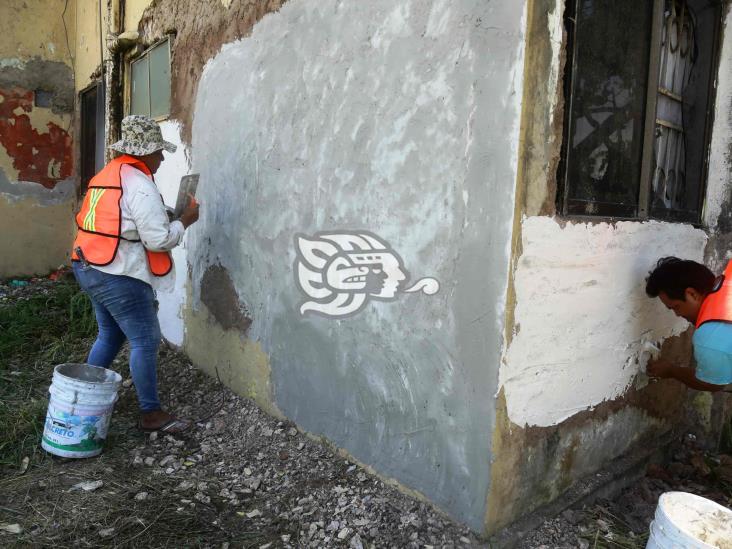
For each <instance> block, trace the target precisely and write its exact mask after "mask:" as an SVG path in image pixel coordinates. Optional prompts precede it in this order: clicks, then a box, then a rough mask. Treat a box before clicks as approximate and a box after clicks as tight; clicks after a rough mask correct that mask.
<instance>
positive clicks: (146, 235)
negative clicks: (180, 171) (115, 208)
mask: <svg viewBox="0 0 732 549" xmlns="http://www.w3.org/2000/svg"><path fill="white" fill-rule="evenodd" d="M120 177H121V178H122V200H121V202H120V207H121V209H122V226H121V228H122V233H121V234H122V236H123V237H124V238H126V239H129V240H138V239H139V240H141V241H142V242H129V241H128V240H120V242H119V248H118V249H117V256H116V257H115V258H114V261H112V263H110V264H109V265H105V266H104V267H99V266H94V268H95V269H99V270H100V271H102V272H105V273H109V274H114V275H125V276H130V277H132V278H137V279H139V280H142V281H143V282H147V283H148V284H150V285H151V286H152V287H153V288H155V289H156V290H163V291H165V290H169V289H171V288H172V287H173V284H174V282H175V268H173V270H171V272H170V273H168V274H167V275H165V276H155V275H153V274H152V273H151V272H150V268H149V267H148V264H147V257H146V256H145V248H147V249H148V250H151V251H154V252H162V251H170V250H172V249H173V248H175V247H176V246H177V245H178V244H180V242H181V240H183V235H184V234H185V227H183V223H181V222H180V221H173V222H170V221H168V214H167V213H166V211H165V204H163V200H162V198H161V197H160V191H158V188H157V187H156V186H155V183H154V182H153V180H152V178H150V177H148V176H147V175H145V174H144V173H143V172H141V171H140V170H138V169H136V168H133V167H132V166H129V165H123V166H122V169H121V171H120ZM143 244H144V246H143Z"/></svg>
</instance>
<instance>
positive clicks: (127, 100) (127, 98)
mask: <svg viewBox="0 0 732 549" xmlns="http://www.w3.org/2000/svg"><path fill="white" fill-rule="evenodd" d="M164 43H167V45H168V68H169V69H170V68H171V66H172V65H171V59H172V52H173V47H172V46H173V45H172V40H171V37H170V36H166V37H165V38H162V39H160V40H158V41H156V42H153V43H152V44H151V45H150V46H149V47H147V48H145V49H144V50H143V51H141V52H140V53H139V54H135V55H133V56H130V57H129V58H128V59H127V60H126V62H125V74H126V79H125V80H126V84H125V90H124V112H125V115H129V114H132V112H131V110H132V65H133V64H134V63H136V62H138V61H140V60H142V59H143V58H144V57H147V58H148V89H147V95H148V104H149V105H150V95H151V94H150V52H152V51H153V50H154V49H155V48H157V47H159V46H161V45H163V44H164ZM169 85H170V87H169V89H168V112H167V113H166V114H163V115H159V116H151V118H152V119H153V120H155V121H156V122H162V121H165V120H167V119H169V118H170V103H171V101H170V99H171V96H172V77H171V79H170V82H169ZM148 116H150V115H148Z"/></svg>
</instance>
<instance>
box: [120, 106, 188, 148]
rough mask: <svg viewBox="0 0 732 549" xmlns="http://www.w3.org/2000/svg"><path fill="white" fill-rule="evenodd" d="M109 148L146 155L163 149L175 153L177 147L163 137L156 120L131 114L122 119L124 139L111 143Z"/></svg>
mask: <svg viewBox="0 0 732 549" xmlns="http://www.w3.org/2000/svg"><path fill="white" fill-rule="evenodd" d="M109 148H110V149H112V150H113V151H117V152H121V153H124V154H131V155H133V156H145V155H146V154H152V153H154V152H155V151H159V150H161V149H165V150H166V151H168V152H169V153H174V152H175V149H176V148H177V147H176V146H175V145H174V144H173V143H170V142H169V141H165V140H164V139H163V134H162V133H161V132H160V126H158V123H157V122H155V120H153V119H152V118H149V117H147V116H142V115H140V114H131V115H130V116H125V117H124V118H123V119H122V139H120V140H119V141H117V142H116V143H113V144H111V145H110V146H109Z"/></svg>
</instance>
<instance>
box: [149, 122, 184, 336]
mask: <svg viewBox="0 0 732 549" xmlns="http://www.w3.org/2000/svg"><path fill="white" fill-rule="evenodd" d="M160 130H161V131H162V133H163V139H165V140H166V141H170V142H171V143H174V144H175V145H177V146H178V149H177V150H176V151H175V153H169V152H165V153H164V154H165V161H164V162H163V163H162V164H161V165H160V168H159V169H158V172H157V173H156V174H155V183H157V185H158V189H160V193H161V194H162V195H163V200H164V202H165V204H166V205H168V206H170V207H175V200H176V197H177V196H178V187H179V185H180V178H181V177H183V176H184V175H186V174H187V173H189V170H190V165H189V163H188V160H187V158H186V153H185V145H183V143H182V142H181V139H180V124H178V122H176V121H165V122H161V123H160ZM186 238H187V237H184V239H183V243H182V244H181V245H180V246H178V247H177V248H175V249H174V250H173V263H174V265H175V271H174V276H175V285H174V286H173V288H172V290H170V291H159V292H158V301H159V302H160V308H159V310H158V319H159V320H160V330H161V331H162V332H163V337H164V338H165V339H167V340H168V341H170V342H171V343H172V344H173V345H178V346H181V345H183V335H184V326H183V314H182V311H183V307H184V305H185V301H186V290H185V285H186V276H187V266H186V250H185V243H186Z"/></svg>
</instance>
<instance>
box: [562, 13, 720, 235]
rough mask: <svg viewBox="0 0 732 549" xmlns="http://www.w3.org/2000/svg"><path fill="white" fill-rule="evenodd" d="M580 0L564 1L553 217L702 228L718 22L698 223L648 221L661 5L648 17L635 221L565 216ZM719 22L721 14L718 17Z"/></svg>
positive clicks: (670, 219)
mask: <svg viewBox="0 0 732 549" xmlns="http://www.w3.org/2000/svg"><path fill="white" fill-rule="evenodd" d="M580 1H581V0H567V3H566V8H565V18H564V19H565V29H566V31H567V34H566V36H567V42H566V44H567V46H566V51H567V62H566V65H565V69H564V77H563V85H562V89H563V92H564V117H563V118H564V120H563V131H562V145H561V149H560V158H559V163H558V167H557V181H558V183H559V184H558V186H557V189H558V193H557V213H558V215H560V216H561V217H562V218H566V219H573V220H579V221H588V222H603V221H649V220H657V221H663V222H669V223H689V224H691V225H694V226H696V227H700V226H702V224H703V219H704V209H705V203H706V189H707V182H708V177H709V173H708V171H709V156H710V143H711V134H712V126H713V123H714V106H715V99H716V89H717V79H718V74H719V60H720V55H721V51H720V50H721V44H720V37H721V33H720V25H721V19H720V17H715V20H714V28H713V29H712V34H713V38H712V41H713V43H714V51H713V59H712V61H711V67H712V69H711V73H710V78H709V81H708V86H707V104H706V112H705V113H704V116H705V128H704V142H703V144H702V147H703V149H702V156H703V157H704V161H703V165H702V173H701V177H700V181H699V186H700V188H699V199H698V200H699V203H698V204H697V218H696V219H695V220H693V221H689V220H680V219H673V216H669V217H668V218H662V217H652V216H651V215H650V204H649V202H650V198H651V185H652V183H653V171H654V157H653V155H654V147H655V131H656V123H657V106H658V105H657V102H658V101H657V99H658V89H659V88H658V85H659V81H660V63H661V48H662V44H661V38H662V34H663V26H664V5H665V0H649V1H651V2H652V3H653V11H652V15H651V18H652V25H651V35H650V41H651V42H650V49H649V59H648V75H647V84H646V86H647V87H646V97H645V103H644V108H645V114H644V117H643V143H642V149H641V167H640V174H639V176H638V180H637V184H636V188H637V189H638V193H639V194H638V203H637V208H636V215H633V216H623V215H603V214H600V215H588V214H572V213H568V212H569V195H570V192H569V189H570V181H569V170H568V169H567V168H568V164H569V161H570V158H571V151H570V150H569V141H570V135H569V133H570V129H571V128H570V126H571V118H570V117H571V115H572V111H573V102H574V100H575V96H574V94H573V91H574V87H573V84H574V76H575V75H576V69H577V66H576V60H577V47H578V43H577V42H578V41H577V39H576V28H575V27H576V21H577V19H576V14H577V8H578V4H579V2H580ZM722 16H723V14H722Z"/></svg>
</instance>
